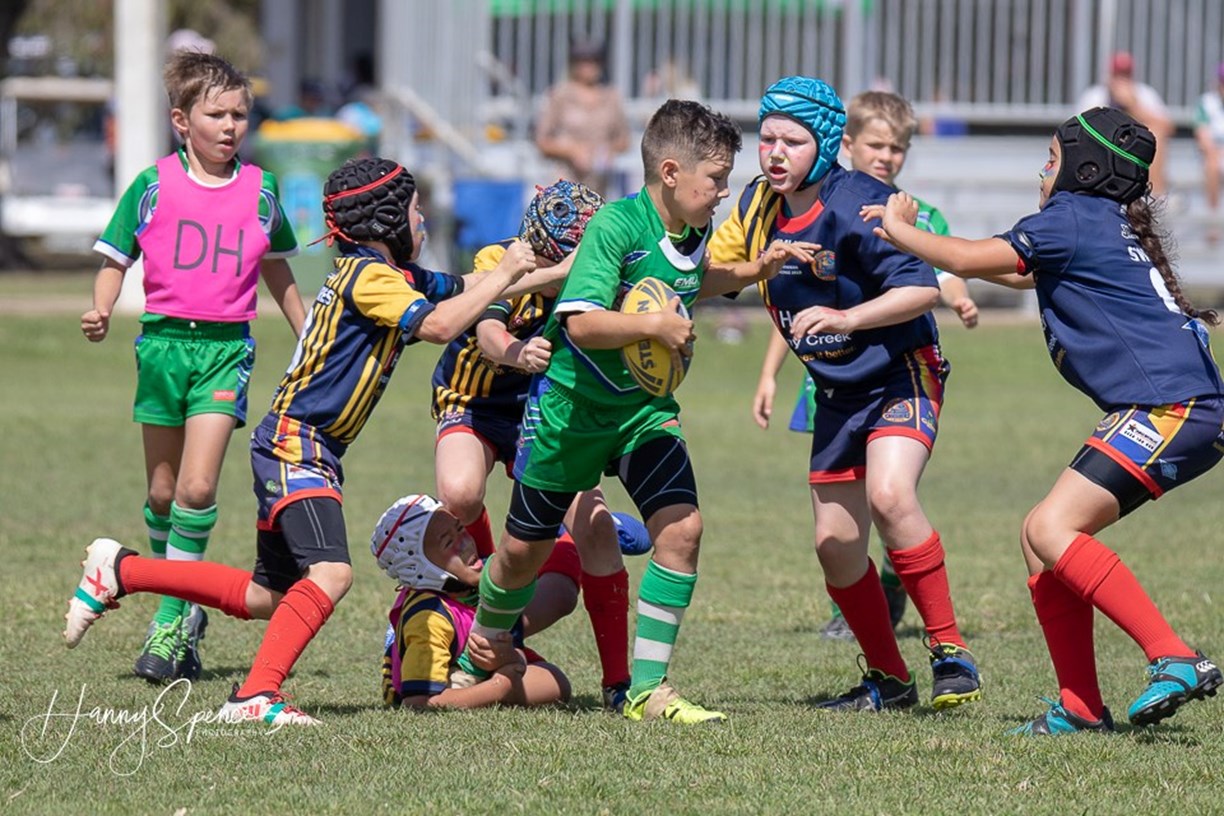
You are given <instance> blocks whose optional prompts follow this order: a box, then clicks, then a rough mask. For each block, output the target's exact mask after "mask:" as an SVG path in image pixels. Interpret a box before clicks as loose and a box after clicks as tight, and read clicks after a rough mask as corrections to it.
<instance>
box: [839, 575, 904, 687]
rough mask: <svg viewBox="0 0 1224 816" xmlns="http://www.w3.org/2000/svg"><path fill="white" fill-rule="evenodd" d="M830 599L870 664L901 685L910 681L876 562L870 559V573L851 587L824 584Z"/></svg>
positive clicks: (869, 665)
mask: <svg viewBox="0 0 1224 816" xmlns="http://www.w3.org/2000/svg"><path fill="white" fill-rule="evenodd" d="M825 588H826V589H827V590H828V592H829V597H830V598H832V599H833V603H835V604H837V606H838V608H840V609H841V612H842V616H843V617H844V618H845V619H846V623H847V624H848V625H849V626H850V631H851V632H854V637H855V639H857V640H858V643H859V648H860V649H862V650H863V656H864V657H866V658H867V665H868V667H870V668H873V669H879V670H880V671H882V672H884V673H885V674H891V675H892V676H893V677H896V678H897V679H898V680H901V681H902V682H908V681H909V679H910V675H909V669H908V668H906V666H905V659H904V658H902V657H901V650H900V649H899V648H898V647H897V636H896V635H894V634H893V628H892V621H891V620H890V619H889V617H888V601H887V600H886V599H885V598H884V588H883V587H882V586H880V576H879V574H878V573H877V572H876V567H875V562H873V561H872V560H871V559H870V558H868V559H867V573H866V574H865V575H864V576H863V577H862V578H860V579H858V581H856V582H855V583H853V584H851V585H850V586H848V587H842V588H841V589H838V588H837V587H834V586H830V585H829V584H825Z"/></svg>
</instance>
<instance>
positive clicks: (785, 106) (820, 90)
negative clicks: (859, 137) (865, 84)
mask: <svg viewBox="0 0 1224 816" xmlns="http://www.w3.org/2000/svg"><path fill="white" fill-rule="evenodd" d="M775 114H778V115H781V116H785V117H788V118H790V119H793V120H795V121H796V122H798V123H799V124H801V125H803V126H804V127H805V128H807V130H808V132H809V133H811V134H812V138H814V139H815V140H816V147H817V152H816V161H815V162H813V163H812V169H811V171H810V172H809V173H808V174H807V178H805V179H804V180H803V186H804V187H808V186H811V185H812V184H815V183H816V182H818V181H820V179H821V178H823V177H824V174H825V173H827V172H829V169H830V168H831V167H832V166H833V165H834V164H836V163H837V154H838V151H840V150H841V139H842V131H843V130H844V129H845V127H846V106H845V105H843V104H842V101H841V99H839V98H838V96H837V92H836V91H834V90H833V89H832V88H831V87H829V84H828V83H827V82H824V81H823V80H819V79H813V78H812V77H804V76H788V77H782V79H779V80H778V81H777V82H775V83H774V84H772V85H770V86H769V87H768V88H766V89H765V95H764V96H762V97H761V109H760V111H759V112H758V114H757V123H758V124H759V123H760V122H763V121H765V117H766V116H772V115H775Z"/></svg>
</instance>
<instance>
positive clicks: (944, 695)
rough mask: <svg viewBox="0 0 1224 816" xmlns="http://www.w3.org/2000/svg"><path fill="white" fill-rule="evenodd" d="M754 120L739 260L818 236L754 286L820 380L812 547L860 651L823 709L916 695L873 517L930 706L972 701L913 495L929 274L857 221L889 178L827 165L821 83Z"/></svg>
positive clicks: (925, 376) (927, 405) (942, 574)
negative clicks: (907, 607) (842, 688)
mask: <svg viewBox="0 0 1224 816" xmlns="http://www.w3.org/2000/svg"><path fill="white" fill-rule="evenodd" d="M759 120H760V143H761V144H760V150H759V157H760V161H761V169H762V171H763V174H764V176H763V178H764V183H761V181H760V180H757V181H754V182H753V183H752V184H750V185H749V186H748V187H747V188H746V189H745V190H744V192H743V194H742V195H741V198H740V207H739V208H738V212H739V213H741V215H740V217H739V219H738V225H742V228H741V230H740V231H739V232H738V234H737V235H735V236H734V238H735V240H738V241H741V242H742V246H741V251H742V253H743V256H742V257H745V258H752V257H754V256H755V255H756V254H757V253H759V252H760V251H761V249H762V248H763V247H765V246H766V245H767V244H768V243H769V242H770V241H778V240H783V241H799V240H802V241H808V242H811V243H815V244H819V245H820V252H819V253H817V254H816V262H815V263H814V264H811V265H808V266H804V265H802V264H794V263H788V264H787V265H786V266H784V267H783V268H782V270H781V271H780V272H779V274H778V275H777V276H776V277H774V278H772V279H770V280H769V281H768V282H766V283H764V284H762V286H761V290H762V297H763V299H764V301H765V305H766V308H767V309H768V310H769V312H770V316H771V317H772V318H773V320H774V323H775V325H776V327H777V329H778V331H779V333H780V334H783V335H785V336H786V338H787V340H788V343H789V345H790V347H791V350H792V351H793V352H794V354H795V355H796V356H798V357H799V359H800V360H801V361H802V362H803V363H804V364H805V366H806V367H807V369H808V372H809V374H810V375H811V376H812V379H813V380H814V381H815V383H816V386H817V392H816V404H817V406H818V409H817V412H818V416H819V417H820V422H818V423H816V427H815V429H814V433H813V436H812V447H811V455H810V458H809V464H808V483H809V485H810V487H811V492H812V507H813V510H814V515H815V525H816V535H815V544H816V553H817V556H818V559H819V561H820V565H821V569H822V570H823V571H824V575H825V584H826V588H827V590H828V593H829V596H830V598H831V599H832V600H833V601H834V602H835V603H837V604H838V606H839V607H840V608H841V610H842V612H843V614H844V616H845V619H846V622H847V624H848V625H849V626H850V628H851V630H852V631H853V632H854V635H855V639H856V640H858V643H859V646H860V647H861V648H862V650H863V653H864V655H865V658H866V670H865V671H864V674H863V677H862V682H861V683H859V684H858V685H856V686H854V687H853V688H851V689H850V690H849V691H848V692H847V693H846V694H843V695H841V696H839V697H837V698H835V699H832V700H829V701H827V702H826V703H824V704H823V707H826V708H830V709H833V710H839V711H859V710H871V711H879V710H881V709H885V708H904V707H908V706H911V705H913V704H914V703H916V702H917V701H918V692H917V688H916V685H915V681H914V678H913V677H912V676H911V674H910V671H909V668H908V666H907V665H906V662H905V659H904V657H903V656H902V655H901V651H900V648H899V646H898V643H897V639H896V635H895V634H894V632H893V627H892V621H891V620H890V617H889V610H888V603H887V600H886V599H885V596H884V592H883V590H882V588H881V586H880V581H879V578H878V574H877V572H876V568H875V564H874V562H873V561H872V560H871V559H870V558H869V557H868V546H867V545H868V530H869V528H870V526H871V524H872V523H874V524H875V526H876V527H877V529H878V530H879V531H880V535H881V537H882V538H883V539H884V543H885V546H887V547H888V549H889V553H890V555H891V557H892V560H893V564H894V567H895V568H896V572H897V576H898V577H899V578H900V579H901V583H902V584H903V585H904V586H905V589H906V592H907V594H908V595H909V596H910V599H911V600H912V601H913V602H914V606H915V607H916V608H917V610H918V612H919V614H920V615H921V616H922V620H923V624H924V626H925V627H926V629H927V631H928V632H929V633H930V644H931V650H930V657H929V659H930V662H931V668H932V675H933V677H932V694H931V699H932V704H933V705H934V706H935V707H936V708H937V709H941V708H947V707H950V706H955V705H960V704H962V703H965V702H969V701H972V700H976V699H979V698H980V696H981V678H980V675H979V673H978V670H977V667H976V664H975V662H974V659H973V655H972V654H971V653H970V652H969V650H968V648H967V645H966V643H965V640H964V637H963V636H962V634H961V632H960V628H959V626H958V623H957V619H956V615H955V611H954V609H953V605H952V599H951V595H950V593H949V589H948V578H947V571H946V568H945V564H944V550H943V544H942V542H941V540H940V536H939V533H938V532H937V531H936V530H935V529H934V527H933V526H932V525H931V522H930V520H929V519H928V518H927V516H926V514H925V512H924V511H923V509H922V506H921V503H920V502H919V500H918V481H919V479H920V477H921V474H922V472H923V468H924V467H925V465H926V462H927V460H928V458H929V456H930V452H931V449H932V447H933V446H934V443H935V438H936V435H937V432H938V421H939V410H940V406H941V403H942V399H943V384H944V381H945V379H946V377H947V374H948V368H949V367H948V364H947V361H946V360H945V359H944V358H943V356H942V354H941V352H940V349H939V337H938V333H937V331H936V327H935V321H934V320H933V319H932V318H931V316H930V314H928V312H929V311H930V309H931V307H932V306H934V305H935V302H936V300H937V298H938V296H939V289H938V284H937V282H936V279H935V273H934V271H933V270H932V269H931V267H930V266H929V265H927V264H925V263H922V262H921V261H918V260H917V259H915V258H913V257H910V256H908V255H905V254H903V253H900V252H897V251H896V250H894V249H893V248H892V247H890V246H889V245H888V244H887V243H885V242H884V241H883V240H882V239H880V238H878V237H876V236H874V235H873V234H872V233H871V231H870V230H868V229H867V228H866V225H865V224H863V223H862V220H861V218H860V216H859V208H860V207H861V206H862V205H863V204H864V203H871V202H880V201H883V200H885V199H886V198H887V195H888V193H889V192H890V191H891V190H892V188H891V187H889V186H887V185H886V184H884V183H883V182H881V181H879V180H878V179H875V178H872V177H871V176H870V175H868V174H866V173H861V172H857V171H855V172H847V171H846V170H844V169H842V168H841V167H840V166H839V165H838V164H837V156H838V150H839V148H840V146H841V142H842V136H843V128H844V126H845V123H846V112H845V109H844V107H843V106H842V103H841V100H840V99H839V98H838V96H837V94H836V93H835V92H834V90H833V89H832V88H831V87H829V85H828V84H827V83H825V82H823V81H821V80H819V79H816V78H813V77H801V76H792V77H784V78H782V79H780V80H778V81H777V82H775V83H774V84H772V85H771V86H770V87H769V88H768V89H766V92H765V95H764V96H763V97H762V98H761V108H760V112H759ZM738 225H737V224H733V223H732V222H728V223H726V224H724V225H723V226H722V227H720V232H722V231H723V230H728V229H734V228H735V227H736V226H738Z"/></svg>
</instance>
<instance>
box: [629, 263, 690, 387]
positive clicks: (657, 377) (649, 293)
mask: <svg viewBox="0 0 1224 816" xmlns="http://www.w3.org/2000/svg"><path fill="white" fill-rule="evenodd" d="M675 296H676V293H675V292H674V291H672V288H671V287H670V286H668V285H667V284H666V283H664V282H663V281H661V280H659V279H658V278H643V279H642V280H640V281H638V282H637V283H635V284H634V285H633V288H631V289H630V290H629V291H628V292H626V293H625V298H624V300H622V301H621V308H620V310H621V312H622V313H623V314H651V313H653V312H661V311H663V310H664V309H666V308H667V304H668V303H669V302H670V301H671V299H672V298H674V297H675ZM680 313H681V314H682V315H684V316H685V317H686V318H687V317H688V316H689V313H688V309H686V308H684V304H683V303H681V304H680ZM621 358H622V359H623V360H624V361H625V368H627V369H628V370H629V373H630V374H631V375H632V376H633V379H634V381H635V382H636V383H637V384H638V385H640V386H641V387H642V390H643V391H645V392H646V393H648V394H653V395H654V396H656V397H666V396H667V395H669V394H671V393H672V392H673V391H675V390H676V388H678V387H679V386H680V383H681V382H683V381H684V375H685V374H687V373H688V367H689V361H690V360H691V359H692V358H691V357H685V356H683V355H681V360H683V363H684V364H683V365H682V366H681V367H680V368H676V367H675V366H673V365H672V357H671V352H669V351H668V350H667V347H666V346H664V345H663V344H662V343H660V342H659V341H658V340H652V339H646V340H639V341H637V342H636V343H630V344H629V345H627V346H625V347H624V348H622V349H621Z"/></svg>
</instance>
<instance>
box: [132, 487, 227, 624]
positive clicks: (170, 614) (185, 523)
mask: <svg viewBox="0 0 1224 816" xmlns="http://www.w3.org/2000/svg"><path fill="white" fill-rule="evenodd" d="M148 518H149V513H148V512H147V511H146V513H145V519H146V520H147V519H148ZM167 522H168V523H167V525H166V528H167V530H168V535H167V536H166V539H165V540H164V541H163V542H162V552H163V553H164V557H165V558H167V559H169V560H171V561H202V560H204V550H205V549H207V548H208V536H209V534H210V533H212V529H213V527H215V526H216V525H217V505H215V504H214V505H213V506H211V507H206V508H204V509H203V510H193V509H192V508H190V507H180V506H179V505H178V504H177V503H175V502H171V504H170V517H169V518H168V519H167ZM151 529H152V527H150V530H151ZM151 539H152V533H150V540H151ZM187 606H188V604H187V602H186V601H184V600H181V599H179V598H172V597H170V596H169V595H163V596H162V597H161V604H160V605H158V607H157V612H156V614H154V615H153V621H154V622H155V623H158V624H167V623H174V621H175V619H176V618H180V617H182V618H185V617H187Z"/></svg>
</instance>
